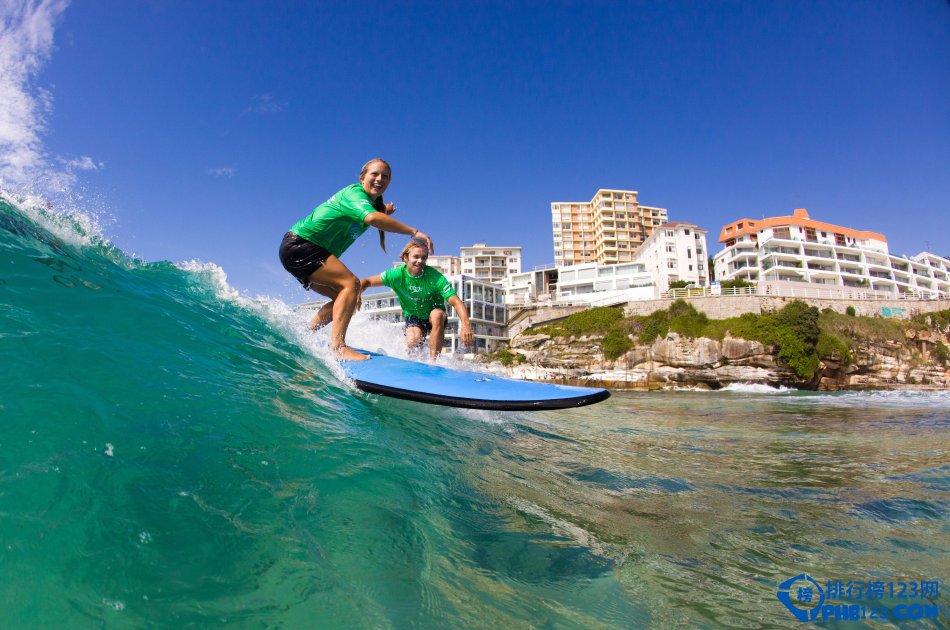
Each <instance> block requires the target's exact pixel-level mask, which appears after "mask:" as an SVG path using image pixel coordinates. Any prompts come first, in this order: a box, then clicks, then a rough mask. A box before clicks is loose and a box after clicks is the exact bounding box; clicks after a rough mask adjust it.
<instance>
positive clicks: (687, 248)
mask: <svg viewBox="0 0 950 630" xmlns="http://www.w3.org/2000/svg"><path fill="white" fill-rule="evenodd" d="M707 251H708V250H707V249H706V230H702V229H700V228H699V227H697V226H696V225H693V224H692V223H684V222H682V221H674V222H671V223H664V224H663V225H661V226H659V227H658V228H656V231H655V232H653V234H652V235H651V236H649V237H648V238H647V240H646V241H644V243H643V245H641V246H640V248H639V249H638V250H637V251H636V254H635V256H634V260H635V261H636V262H637V263H640V264H641V265H643V266H644V267H645V268H646V269H647V271H649V272H650V273H651V274H652V276H653V282H654V284H655V286H656V291H657V294H656V295H655V296H654V297H657V298H658V297H660V295H662V294H663V293H664V292H666V291H668V290H669V288H670V282H675V281H679V280H683V281H686V282H689V283H692V284H693V286H695V287H705V286H706V285H707V284H708V282H707V280H708V272H707V270H706V265H707V263H706V255H707V254H706V252H707Z"/></svg>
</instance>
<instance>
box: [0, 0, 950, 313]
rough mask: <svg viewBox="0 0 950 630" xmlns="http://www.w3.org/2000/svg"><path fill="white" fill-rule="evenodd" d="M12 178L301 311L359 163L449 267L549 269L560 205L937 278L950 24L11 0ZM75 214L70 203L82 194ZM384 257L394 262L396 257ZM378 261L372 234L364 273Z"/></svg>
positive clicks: (836, 6) (530, 7)
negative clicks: (814, 231)
mask: <svg viewBox="0 0 950 630" xmlns="http://www.w3.org/2000/svg"><path fill="white" fill-rule="evenodd" d="M0 15H2V19H3V22H2V31H0V97H2V99H3V101H4V102H5V103H7V106H6V107H5V108H4V110H6V111H2V110H0V178H2V180H3V182H4V183H3V185H4V186H5V187H7V188H17V187H21V188H22V187H30V186H35V185H36V182H37V181H39V180H41V179H42V180H43V181H46V182H49V181H50V178H51V177H52V178H53V181H54V182H55V183H56V184H57V185H59V186H61V187H62V186H69V187H70V188H71V189H72V190H73V191H76V194H75V195H74V196H73V199H77V198H79V199H80V201H78V202H76V203H77V204H78V205H79V207H80V208H83V209H85V210H86V211H88V212H92V213H101V214H102V215H103V216H104V217H106V219H107V221H106V223H105V227H104V232H105V234H106V236H108V237H109V238H111V239H112V240H113V242H114V243H115V244H117V245H118V246H119V247H121V248H122V249H123V250H125V251H126V252H129V253H134V254H136V255H138V256H140V257H142V258H145V259H147V260H171V261H184V260H192V259H198V260H202V261H205V262H214V263H216V264H218V265H220V266H221V267H222V268H223V269H224V270H225V271H226V272H227V274H228V277H229V281H230V283H231V284H232V286H234V287H236V288H238V289H240V290H242V291H244V292H247V293H249V294H251V295H258V294H263V295H269V296H273V297H279V298H282V299H285V300H287V301H288V302H292V303H294V302H301V301H305V300H306V299H308V298H310V297H311V296H310V294H306V293H304V292H303V291H301V290H300V289H299V288H298V286H297V285H296V282H295V281H294V280H293V279H292V278H291V277H290V276H289V275H288V274H287V273H286V272H285V271H284V270H283V269H282V268H281V267H280V265H279V263H278V261H277V246H278V244H279V241H280V238H281V236H282V235H283V233H284V232H285V231H286V229H287V228H288V227H289V226H290V225H291V224H293V223H294V222H296V221H297V219H299V218H300V217H302V216H303V215H304V214H306V213H307V212H309V211H310V210H311V209H312V208H313V207H314V206H315V205H317V204H318V203H320V202H322V201H324V200H325V199H326V198H327V197H329V196H330V195H331V194H333V193H334V192H335V191H337V190H338V189H340V188H342V187H343V186H344V185H346V184H349V183H352V182H355V181H356V177H357V174H358V171H359V167H360V166H361V165H362V164H363V162H364V161H366V160H367V159H369V158H370V157H374V156H382V157H385V158H386V159H387V160H389V161H390V162H391V163H392V165H393V181H392V184H391V185H390V188H389V191H388V193H387V195H386V197H387V200H390V201H396V202H397V204H398V206H399V212H398V213H397V215H396V217H397V218H401V219H402V220H403V221H404V222H406V223H408V224H409V225H411V226H413V227H416V228H419V229H422V230H423V231H425V232H427V233H428V234H430V235H431V236H432V237H433V239H434V241H435V243H436V250H437V253H441V254H454V255H458V248H459V247H460V246H464V245H471V244H473V243H475V242H487V243H489V244H497V245H521V246H522V247H523V248H524V267H525V268H530V267H531V266H534V265H541V264H546V263H550V262H553V247H552V242H551V221H550V204H551V202H552V201H586V200H589V199H590V198H591V197H592V196H593V194H594V192H596V190H597V189H598V188H623V189H633V190H637V191H639V193H640V196H639V199H640V202H641V203H643V204H645V205H653V206H661V207H665V208H667V209H668V210H669V217H670V219H671V220H674V221H690V222H693V223H696V224H698V225H699V226H701V227H703V228H704V229H706V230H708V231H709V235H708V238H709V244H710V250H711V251H712V252H716V251H719V249H721V247H720V246H719V245H718V244H717V243H715V240H716V238H717V237H718V233H719V229H720V228H721V227H722V225H723V224H725V223H727V222H730V221H733V220H736V219H739V218H743V217H751V218H761V217H764V216H776V215H782V214H790V213H791V211H792V210H793V209H794V208H798V207H805V208H807V209H808V210H809V212H810V213H811V216H812V218H815V219H818V220H822V221H827V222H830V223H836V224H839V225H844V226H848V227H853V228H857V229H866V230H873V231H877V232H882V233H884V234H885V235H886V236H887V238H888V241H889V244H890V249H891V252H892V253H896V254H909V255H913V254H916V253H918V252H920V251H922V250H924V249H929V250H930V251H933V252H934V253H937V254H940V255H950V229H947V225H946V224H947V219H946V217H947V216H948V210H950V201H948V200H950V3H948V2H947V1H946V0H915V1H906V0H905V1H900V2H897V1H895V2H888V1H875V2H864V1H862V2H809V1H796V2H791V1H788V2H766V1H754V2H695V1H689V2H659V1H658V2H623V3H620V2H598V1H589V2H558V3H555V2H549V3H543V2H520V3H519V2H464V3H462V2H457V3H453V2H431V3H430V2H411V3H409V2H407V3H402V2H398V3H379V4H378V5H374V4H365V3H352V2H319V3H315V2H279V1H273V2H246V1H243V0H228V1H227V2H224V1H222V2H194V1H187V2H178V1H175V0H156V1H144V0H143V1H138V2H128V1H125V0H121V1H117V0H95V1H78V0H77V1H73V2H65V1H63V0H46V1H43V2H39V1H24V0H0ZM77 195H78V196H77ZM390 239H391V242H393V245H391V250H392V249H396V251H397V252H398V248H399V246H401V244H402V239H401V237H395V238H394V237H390ZM392 258H394V256H387V255H384V254H382V252H380V251H379V246H378V243H377V239H376V238H375V237H374V236H373V235H372V234H369V233H368V234H367V235H366V236H364V237H363V238H362V239H361V240H360V241H358V242H357V243H356V244H355V245H354V246H353V247H352V248H351V249H350V250H349V251H348V252H347V253H346V254H344V256H343V261H344V262H345V263H346V264H347V265H348V266H349V267H350V268H351V269H352V270H353V271H354V272H355V273H357V274H358V275H364V276H365V275H370V274H374V273H378V272H379V271H381V270H382V269H384V268H386V267H387V266H388V265H389V261H390V260H392Z"/></svg>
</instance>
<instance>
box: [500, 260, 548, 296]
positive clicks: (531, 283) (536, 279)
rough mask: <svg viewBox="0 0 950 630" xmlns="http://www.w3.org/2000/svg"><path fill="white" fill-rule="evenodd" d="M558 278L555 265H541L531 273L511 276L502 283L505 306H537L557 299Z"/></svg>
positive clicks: (526, 272)
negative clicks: (539, 303)
mask: <svg viewBox="0 0 950 630" xmlns="http://www.w3.org/2000/svg"><path fill="white" fill-rule="evenodd" d="M557 276H558V270H557V268H556V267H555V266H554V265H540V266H538V267H535V268H534V269H532V270H531V271H522V272H521V273H513V274H509V275H508V277H506V278H505V280H504V282H502V287H504V289H505V304H511V305H522V304H537V303H538V302H551V301H553V300H555V299H557Z"/></svg>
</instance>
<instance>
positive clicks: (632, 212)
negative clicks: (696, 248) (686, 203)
mask: <svg viewBox="0 0 950 630" xmlns="http://www.w3.org/2000/svg"><path fill="white" fill-rule="evenodd" d="M637 195H638V193H637V191H635V190H613V189H605V188H602V189H600V190H598V191H597V193H596V194H595V195H594V197H593V199H591V200H590V201H555V202H553V203H552V204H551V227H552V230H553V236H554V264H555V266H557V267H565V266H571V265H580V264H584V263H599V264H601V265H612V264H618V263H625V262H632V261H633V260H634V252H635V251H636V250H637V248H638V247H640V245H642V244H643V242H644V241H646V240H647V238H649V237H650V236H651V235H652V234H653V232H654V231H655V230H656V228H657V227H659V226H660V225H662V224H664V223H666V222H667V211H666V209H665V208H654V207H652V206H643V205H640V203H639V201H638V200H637Z"/></svg>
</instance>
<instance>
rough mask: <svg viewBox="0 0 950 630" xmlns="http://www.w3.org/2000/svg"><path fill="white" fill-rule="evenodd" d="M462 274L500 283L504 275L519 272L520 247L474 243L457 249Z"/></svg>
mask: <svg viewBox="0 0 950 630" xmlns="http://www.w3.org/2000/svg"><path fill="white" fill-rule="evenodd" d="M459 254H460V256H461V258H462V274H463V275H467V276H472V277H474V278H476V279H478V280H484V281H485V282H495V283H501V282H502V280H504V279H505V276H507V275H509V274H512V273H520V272H521V247H492V246H488V245H486V244H485V243H475V244H474V245H472V246H470V247H462V248H460V249H459Z"/></svg>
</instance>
